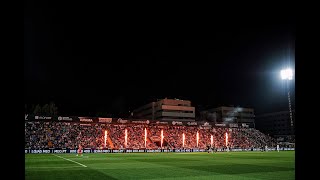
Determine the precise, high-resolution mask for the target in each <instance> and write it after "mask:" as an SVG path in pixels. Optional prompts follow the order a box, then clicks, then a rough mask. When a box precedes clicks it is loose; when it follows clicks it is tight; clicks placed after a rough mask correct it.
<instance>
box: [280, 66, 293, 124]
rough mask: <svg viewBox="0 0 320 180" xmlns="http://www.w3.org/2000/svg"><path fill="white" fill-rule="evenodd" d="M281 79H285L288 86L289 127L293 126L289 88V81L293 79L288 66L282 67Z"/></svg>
mask: <svg viewBox="0 0 320 180" xmlns="http://www.w3.org/2000/svg"><path fill="white" fill-rule="evenodd" d="M280 75H281V79H282V80H286V82H287V88H288V101H289V113H290V123H291V129H292V127H293V121H292V112H291V101H290V88H289V81H290V80H292V79H293V71H292V69H290V68H287V69H283V70H281V71H280Z"/></svg>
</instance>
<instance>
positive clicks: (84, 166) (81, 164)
mask: <svg viewBox="0 0 320 180" xmlns="http://www.w3.org/2000/svg"><path fill="white" fill-rule="evenodd" d="M52 155H54V156H57V157H59V158H62V159H64V160H67V161H71V162H74V163H77V164H79V165H81V166H83V167H87V166H86V165H83V164H81V163H79V162H77V161H73V160H71V159H67V158H64V157H61V156H58V155H55V154H52Z"/></svg>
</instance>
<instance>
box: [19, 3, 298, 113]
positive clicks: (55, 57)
mask: <svg viewBox="0 0 320 180" xmlns="http://www.w3.org/2000/svg"><path fill="white" fill-rule="evenodd" d="M182 19H183V18H182V17H179V18H173V19H171V20H170V21H161V20H160V21H159V20H158V19H153V18H143V19H142V18H135V17H131V16H130V15H124V16H123V17H122V16H121V17H119V14H117V13H115V14H112V13H110V14H106V16H102V15H101V14H99V12H95V11H89V10H87V11H86V10H85V9H81V10H78V9H77V8H74V10H70V9H68V8H65V9H63V8H57V7H51V6H50V5H48V4H42V5H34V4H33V3H26V5H25V15H24V82H25V84H24V87H25V89H24V94H25V103H26V104H28V105H29V104H37V103H40V104H44V103H48V102H50V101H54V102H55V103H56V104H57V106H58V108H59V112H60V114H63V115H79V116H80V115H94V114H95V112H97V111H106V112H110V113H113V114H118V113H121V112H122V113H123V112H127V111H129V110H130V109H132V108H135V107H138V106H139V105H142V104H144V103H147V102H150V101H151V100H154V99H157V98H164V97H168V98H181V99H189V100H191V101H192V103H193V105H194V106H196V107H198V106H199V105H201V106H202V107H217V106H219V105H235V106H237V105H239V106H243V107H252V108H255V111H256V113H259V112H268V111H272V110H286V109H287V108H288V99H287V94H286V92H287V91H286V88H285V86H284V83H283V81H281V79H280V74H279V71H280V69H281V68H283V67H285V66H287V65H288V64H290V65H291V66H292V67H293V68H294V64H295V62H294V61H295V59H294V58H295V56H294V54H295V24H294V22H295V21H294V18H293V17H291V16H289V15H287V16H281V17H277V18H272V17H270V18H269V17H264V18H263V19H260V21H254V20H253V21H252V22H245V23H243V22H242V21H241V20H240V19H239V21H232V22H230V21H228V20H227V19H226V20H224V19H222V20H219V22H218V21H206V22H205V23H206V24H205V25H202V24H203V23H200V22H199V23H193V22H192V23H191V22H188V21H186V22H187V23H180V22H181V21H182ZM208 24H210V26H208ZM292 84H293V85H292V86H291V87H290V89H291V91H293V93H294V82H293V83H292ZM292 98H293V101H294V94H293V96H292Z"/></svg>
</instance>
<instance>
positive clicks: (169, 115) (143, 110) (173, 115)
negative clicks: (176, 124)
mask: <svg viewBox="0 0 320 180" xmlns="http://www.w3.org/2000/svg"><path fill="white" fill-rule="evenodd" d="M133 116H134V117H135V118H141V119H150V120H159V121H195V107H193V106H192V105H191V101H189V100H180V99H161V100H158V101H156V102H151V103H148V104H146V105H143V106H141V107H139V108H137V109H135V110H133Z"/></svg>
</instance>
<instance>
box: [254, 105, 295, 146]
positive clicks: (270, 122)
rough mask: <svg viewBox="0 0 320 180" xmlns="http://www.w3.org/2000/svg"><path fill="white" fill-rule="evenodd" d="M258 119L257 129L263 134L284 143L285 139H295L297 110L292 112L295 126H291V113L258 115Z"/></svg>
mask: <svg viewBox="0 0 320 180" xmlns="http://www.w3.org/2000/svg"><path fill="white" fill-rule="evenodd" d="M256 119H257V121H256V128H257V129H258V130H260V131H261V132H263V133H265V134H269V135H271V136H273V137H276V138H279V139H282V140H284V141H285V138H294V134H295V110H292V121H293V126H291V119H290V112H289V111H279V112H270V113H264V114H259V115H257V117H256Z"/></svg>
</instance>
